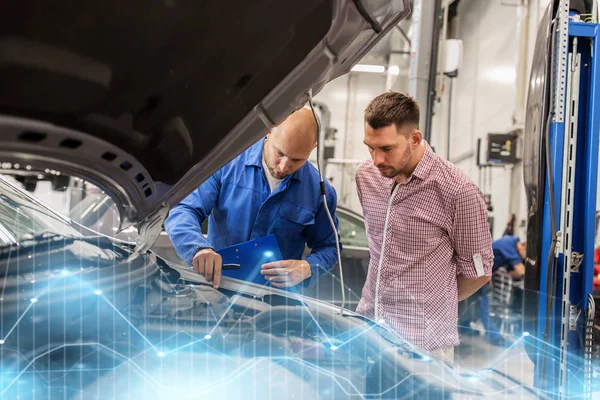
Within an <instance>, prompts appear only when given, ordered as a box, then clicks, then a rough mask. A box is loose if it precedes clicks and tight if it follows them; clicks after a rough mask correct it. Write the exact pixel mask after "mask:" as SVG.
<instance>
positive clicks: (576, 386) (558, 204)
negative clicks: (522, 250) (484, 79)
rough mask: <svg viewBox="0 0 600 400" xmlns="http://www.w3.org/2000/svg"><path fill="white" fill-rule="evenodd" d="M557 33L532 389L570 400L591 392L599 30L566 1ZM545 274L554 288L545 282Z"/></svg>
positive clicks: (599, 116) (557, 21) (599, 123)
mask: <svg viewBox="0 0 600 400" xmlns="http://www.w3.org/2000/svg"><path fill="white" fill-rule="evenodd" d="M553 34H554V43H553V53H552V55H551V57H552V60H553V61H554V64H553V68H552V72H553V81H552V90H553V107H552V115H551V117H552V121H551V124H550V132H549V146H550V152H549V154H550V160H551V165H549V166H547V168H548V172H547V174H546V185H545V196H544V211H543V226H542V230H543V239H542V249H541V258H540V260H542V261H541V262H542V263H543V264H544V265H543V266H540V268H541V276H540V296H539V308H538V310H539V312H538V315H539V318H538V325H537V330H538V332H537V338H540V339H541V340H539V341H538V343H537V344H536V347H537V360H536V380H535V384H536V386H537V387H538V388H540V389H542V390H545V391H546V392H547V393H549V394H550V395H552V397H557V398H565V397H571V396H579V395H585V394H586V393H585V391H586V390H589V388H588V386H586V382H585V378H586V376H585V375H584V369H585V357H584V351H585V350H586V348H585V329H586V320H585V319H586V311H587V310H588V307H589V306H590V304H588V303H589V300H588V299H589V295H590V293H591V291H592V281H593V270H594V257H593V254H594V237H595V229H596V220H595V215H596V193H597V178H598V146H599V133H600V75H599V74H600V40H599V39H600V25H598V24H594V23H584V22H581V21H580V18H579V16H578V15H575V14H573V13H570V12H569V2H568V1H561V2H560V6H559V9H557V10H556V18H555V24H554V25H553ZM550 178H551V179H552V181H553V187H552V188H550V187H549V184H548V183H549V179H550ZM550 190H552V193H550ZM550 196H552V199H553V204H551V202H550ZM552 215H553V216H554V225H553V224H552V223H551V216H552ZM553 228H554V232H553ZM553 239H554V240H553ZM553 249H554V251H553ZM549 257H552V258H553V259H554V262H553V263H552V265H553V268H549V269H548V268H546V264H545V262H546V260H548V259H549ZM548 274H550V278H551V280H550V282H552V284H551V285H547V278H548ZM549 297H551V298H552V301H548V299H549ZM548 305H550V306H551V307H552V312H551V314H550V315H551V318H550V320H547V318H546V315H547V313H546V310H547V306H548ZM587 383H589V382H587Z"/></svg>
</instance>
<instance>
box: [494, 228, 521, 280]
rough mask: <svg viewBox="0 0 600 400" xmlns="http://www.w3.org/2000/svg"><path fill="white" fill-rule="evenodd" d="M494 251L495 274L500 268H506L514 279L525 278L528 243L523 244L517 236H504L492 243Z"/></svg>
mask: <svg viewBox="0 0 600 400" xmlns="http://www.w3.org/2000/svg"><path fill="white" fill-rule="evenodd" d="M492 249H493V250H494V272H496V271H497V270H498V269H499V268H502V267H504V268H506V272H508V274H509V275H510V277H511V278H513V279H521V278H523V276H525V265H524V264H523V260H525V257H526V254H527V243H525V242H521V241H520V240H519V238H518V237H517V236H512V235H504V236H502V237H501V238H500V239H498V240H495V241H494V242H492Z"/></svg>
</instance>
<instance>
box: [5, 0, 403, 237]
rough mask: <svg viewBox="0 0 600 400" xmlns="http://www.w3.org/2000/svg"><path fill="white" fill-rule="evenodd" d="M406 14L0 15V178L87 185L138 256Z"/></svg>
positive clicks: (237, 10)
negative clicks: (128, 233) (218, 176)
mask: <svg viewBox="0 0 600 400" xmlns="http://www.w3.org/2000/svg"><path fill="white" fill-rule="evenodd" d="M409 3H410V2H409V1H408V0H377V1H373V0H369V1H367V0H364V1H359V0H355V1H351V0H329V1H326V0H307V1H303V2H292V3H290V2H282V1H279V0H270V1H261V2H239V1H220V2H183V1H179V0H165V1H161V2H152V3H148V2H145V1H127V2H121V1H116V0H106V1H101V2H95V3H94V4H88V3H85V2H82V3H69V4H66V3H65V4H55V3H44V2H38V1H33V0H24V1H21V2H19V3H18V4H8V3H6V4H3V5H1V6H0V26H2V28H0V29H1V33H0V85H1V86H2V88H3V90H2V91H1V93H0V127H1V129H2V137H1V138H0V160H1V161H2V163H3V168H5V166H6V165H10V166H11V167H12V168H21V169H23V168H30V169H32V170H44V169H50V170H56V171H61V172H62V173H66V174H70V175H75V176H78V177H80V178H83V179H85V180H87V181H89V182H92V183H94V184H96V185H98V186H100V187H101V188H102V189H103V190H105V191H107V193H109V194H110V196H111V198H113V199H114V201H115V203H116V204H117V206H118V207H119V212H120V214H121V228H125V227H127V226H131V225H137V226H138V229H139V230H140V233H141V234H143V235H145V236H146V243H145V247H146V248H147V247H149V246H150V245H151V243H152V242H153V241H154V240H155V239H156V238H157V235H158V232H159V231H160V227H161V225H162V221H163V219H164V217H165V216H166V214H167V212H168V210H169V208H170V207H172V206H173V205H174V204H176V203H178V202H179V201H181V200H182V199H183V198H184V197H185V196H187V195H188V194H189V193H190V192H192V191H193V190H194V189H195V188H196V187H198V186H199V185H200V184H201V183H202V182H203V181H204V180H205V179H206V178H208V177H209V176H210V175H212V174H213V173H214V172H215V171H217V170H218V169H219V168H220V167H221V166H223V165H224V164H225V163H227V162H228V161H230V160H231V159H233V158H234V157H236V156H237V155H238V154H240V153H241V152H242V151H244V150H245V149H246V148H248V147H249V146H250V145H252V144H253V143H255V142H256V141H257V140H258V139H260V137H262V136H264V135H265V134H266V133H267V132H268V131H269V129H270V128H271V127H272V126H274V125H276V124H278V123H280V122H281V121H282V120H283V119H285V118H286V117H287V116H288V115H289V114H291V113H292V112H293V111H294V110H296V109H298V108H300V107H302V106H303V105H304V104H305V103H306V102H307V100H308V99H309V98H311V96H312V95H314V94H316V93H317V92H319V91H320V89H321V88H322V87H323V85H325V83H327V82H328V81H330V80H332V79H334V78H336V77H338V76H340V75H342V74H344V73H346V72H348V71H349V70H350V69H351V68H352V66H353V65H354V64H355V63H356V62H357V61H358V60H359V59H361V58H362V56H364V55H365V53H366V52H367V51H368V50H369V49H370V48H371V47H372V46H373V45H375V43H376V42H377V41H378V40H379V39H380V38H381V37H382V36H383V35H385V34H386V33H387V32H388V31H389V30H390V29H392V28H393V27H394V26H395V25H396V24H397V23H398V22H399V21H400V20H401V19H403V18H404V17H406V16H407V15H408V14H409V12H410V5H409ZM15 164H17V165H16V166H15Z"/></svg>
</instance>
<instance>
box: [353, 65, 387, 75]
mask: <svg viewBox="0 0 600 400" xmlns="http://www.w3.org/2000/svg"><path fill="white" fill-rule="evenodd" d="M352 71H354V72H375V73H378V74H381V73H383V72H385V67H384V66H383V65H369V64H356V65H355V66H354V67H352Z"/></svg>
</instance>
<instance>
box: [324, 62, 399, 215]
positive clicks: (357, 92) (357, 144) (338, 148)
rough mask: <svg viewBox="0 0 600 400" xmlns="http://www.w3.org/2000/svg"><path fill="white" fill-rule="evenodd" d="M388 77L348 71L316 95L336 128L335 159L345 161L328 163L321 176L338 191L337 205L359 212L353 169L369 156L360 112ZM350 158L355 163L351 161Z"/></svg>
mask: <svg viewBox="0 0 600 400" xmlns="http://www.w3.org/2000/svg"><path fill="white" fill-rule="evenodd" d="M386 79H387V76H386V75H385V74H379V73H369V72H351V73H349V74H346V75H343V76H341V77H339V78H337V79H335V80H334V81H331V82H329V83H328V84H327V85H326V86H325V87H324V88H323V89H322V90H321V92H320V93H319V94H318V95H317V96H315V101H319V102H321V103H323V104H325V105H327V107H329V110H330V112H331V122H330V126H331V127H333V128H335V129H337V133H336V137H335V149H334V158H335V160H346V161H345V162H344V163H335V161H334V162H333V163H328V165H327V167H326V169H325V174H324V176H325V177H326V178H327V179H328V180H329V181H330V183H331V184H332V185H333V186H334V188H335V189H336V191H337V194H338V204H339V205H341V206H344V207H347V208H350V209H352V210H354V211H357V212H361V208H360V203H359V202H358V196H357V195H356V185H355V183H354V170H355V169H356V167H357V166H358V165H357V163H358V162H359V161H362V160H365V159H367V158H368V157H369V152H368V150H367V148H366V146H365V145H364V144H363V134H364V128H363V112H364V110H365V108H366V106H367V105H368V104H369V102H370V101H371V100H372V99H373V98H374V97H375V96H377V95H379V94H380V93H382V92H383V91H385V86H386ZM353 160H354V161H355V162H353Z"/></svg>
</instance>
